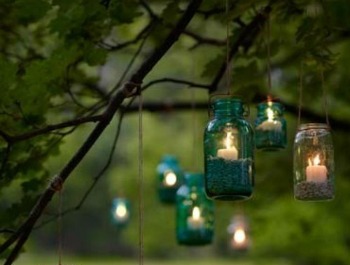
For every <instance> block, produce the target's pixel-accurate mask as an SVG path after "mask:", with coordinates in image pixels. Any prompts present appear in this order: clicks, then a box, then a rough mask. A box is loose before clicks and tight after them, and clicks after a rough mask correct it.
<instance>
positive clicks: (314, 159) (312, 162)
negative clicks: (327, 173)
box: [308, 154, 321, 166]
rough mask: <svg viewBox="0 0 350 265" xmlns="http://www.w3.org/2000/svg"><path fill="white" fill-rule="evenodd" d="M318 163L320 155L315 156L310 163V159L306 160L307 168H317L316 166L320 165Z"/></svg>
mask: <svg viewBox="0 0 350 265" xmlns="http://www.w3.org/2000/svg"><path fill="white" fill-rule="evenodd" d="M320 162H321V160H320V155H319V154H317V155H316V156H315V157H314V158H313V159H312V161H311V159H310V158H309V159H308V163H309V166H312V165H314V166H317V165H319V164H320Z"/></svg>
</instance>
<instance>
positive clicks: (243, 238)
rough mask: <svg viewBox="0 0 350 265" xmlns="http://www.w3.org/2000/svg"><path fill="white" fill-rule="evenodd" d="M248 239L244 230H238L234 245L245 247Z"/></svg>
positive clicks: (235, 234) (234, 237) (234, 236)
mask: <svg viewBox="0 0 350 265" xmlns="http://www.w3.org/2000/svg"><path fill="white" fill-rule="evenodd" d="M246 238H247V237H246V235H245V231H244V229H243V228H238V229H237V230H236V231H235V233H234V235H233V240H234V243H236V244H237V245H243V244H244V243H245V241H246Z"/></svg>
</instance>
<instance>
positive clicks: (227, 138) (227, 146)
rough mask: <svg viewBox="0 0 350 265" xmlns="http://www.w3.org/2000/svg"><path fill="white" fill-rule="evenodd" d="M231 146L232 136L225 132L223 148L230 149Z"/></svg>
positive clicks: (230, 133)
mask: <svg viewBox="0 0 350 265" xmlns="http://www.w3.org/2000/svg"><path fill="white" fill-rule="evenodd" d="M232 146H233V135H232V132H227V134H226V139H225V147H226V149H230V148H232Z"/></svg>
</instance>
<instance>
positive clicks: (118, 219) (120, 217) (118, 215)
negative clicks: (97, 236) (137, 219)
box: [111, 197, 131, 228]
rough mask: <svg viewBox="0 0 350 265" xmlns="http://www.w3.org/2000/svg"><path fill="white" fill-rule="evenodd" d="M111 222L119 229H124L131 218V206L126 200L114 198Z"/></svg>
mask: <svg viewBox="0 0 350 265" xmlns="http://www.w3.org/2000/svg"><path fill="white" fill-rule="evenodd" d="M111 215H112V222H113V224H114V225H116V226H117V227H119V228H122V227H125V226H126V225H127V224H128V223H129V221H130V216H131V204H130V201H129V200H128V199H126V198H120V197H119V198H114V199H113V201H112V208H111Z"/></svg>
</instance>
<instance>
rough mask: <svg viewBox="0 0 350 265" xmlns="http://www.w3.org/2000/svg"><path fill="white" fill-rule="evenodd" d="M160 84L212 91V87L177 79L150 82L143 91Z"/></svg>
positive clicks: (143, 87)
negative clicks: (173, 84) (172, 84)
mask: <svg viewBox="0 0 350 265" xmlns="http://www.w3.org/2000/svg"><path fill="white" fill-rule="evenodd" d="M159 83H175V84H181V85H187V86H189V87H197V88H204V89H210V85H205V84H199V83H194V82H191V81H187V80H181V79H175V78H161V79H156V80H152V81H150V82H148V83H147V84H146V85H144V86H142V90H145V89H147V88H149V87H150V86H153V85H155V84H159Z"/></svg>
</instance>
